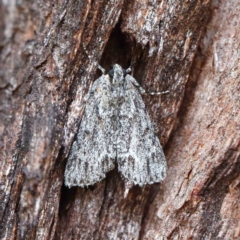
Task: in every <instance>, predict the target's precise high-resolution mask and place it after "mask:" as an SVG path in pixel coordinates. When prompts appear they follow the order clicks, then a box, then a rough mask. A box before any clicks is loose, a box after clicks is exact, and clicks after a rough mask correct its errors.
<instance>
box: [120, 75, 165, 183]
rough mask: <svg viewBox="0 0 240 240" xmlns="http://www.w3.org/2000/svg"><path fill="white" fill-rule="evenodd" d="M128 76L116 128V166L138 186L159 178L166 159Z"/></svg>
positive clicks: (140, 98) (162, 176)
mask: <svg viewBox="0 0 240 240" xmlns="http://www.w3.org/2000/svg"><path fill="white" fill-rule="evenodd" d="M131 78H132V77H131V76H130V75H126V78H125V97H124V98H125V99H124V101H123V103H122V104H121V105H120V106H119V121H118V132H117V162H118V170H119V171H120V172H121V174H122V175H123V177H124V178H125V179H126V180H128V181H130V182H132V183H133V184H135V185H136V184H138V185H140V186H142V185H145V184H152V183H154V182H161V181H162V180H163V179H164V178H165V176H166V168H167V166H166V160H165V156H164V153H163V150H162V147H161V145H160V142H159V139H158V137H157V136H156V134H155V132H154V129H153V126H152V124H151V121H150V118H149V115H148V113H147V111H146V108H145V105H144V102H143V100H142V97H141V95H140V93H139V91H138V89H137V88H136V87H135V86H134V85H133V84H132V81H131Z"/></svg>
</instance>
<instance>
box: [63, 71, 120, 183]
mask: <svg viewBox="0 0 240 240" xmlns="http://www.w3.org/2000/svg"><path fill="white" fill-rule="evenodd" d="M110 95H111V85H110V79H109V76H108V75H103V76H101V77H100V78H99V79H97V80H96V81H95V82H94V84H93V86H92V88H91V90H90V91H89V93H88V94H87V96H88V97H87V100H86V106H85V111H84V115H83V118H82V121H81V123H80V127H79V130H78V133H77V136H76V139H75V140H74V142H73V145H72V148H71V150H70V153H69V157H68V162H67V166H66V170H65V185H66V186H68V187H72V186H81V187H84V186H88V185H92V184H94V183H96V182H98V181H100V180H102V179H103V178H105V175H106V173H107V172H108V171H110V170H111V169H113V168H114V161H115V158H116V153H115V151H114V149H113V144H112V137H111V136H112V135H113V134H114V132H113V124H112V116H111V115H112V110H111V106H110V103H109V100H110V99H111V97H110Z"/></svg>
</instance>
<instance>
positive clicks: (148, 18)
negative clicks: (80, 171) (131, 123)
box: [0, 0, 240, 240]
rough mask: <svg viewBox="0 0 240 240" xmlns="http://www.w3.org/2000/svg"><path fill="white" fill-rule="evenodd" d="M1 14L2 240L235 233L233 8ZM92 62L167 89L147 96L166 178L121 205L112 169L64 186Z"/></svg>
mask: <svg viewBox="0 0 240 240" xmlns="http://www.w3.org/2000/svg"><path fill="white" fill-rule="evenodd" d="M0 14H1V16H2V18H1V19H0V26H1V29H2V31H1V32H0V41H1V55H0V57H1V60H0V61H1V62H0V64H1V69H0V71H1V73H0V77H1V79H0V101H1V108H0V133H1V142H0V143H1V144H0V148H1V154H0V156H1V170H0V202H1V204H0V238H1V239H6V240H7V239H31V240H32V239H55V240H57V239H156V240H157V239H239V238H240V231H239V229H240V220H239V218H240V211H239V207H238V205H239V198H240V188H239V186H240V185H239V182H240V178H239V173H240V157H239V156H240V141H239V140H240V137H239V136H240V134H239V133H240V125H239V122H240V111H239V110H240V101H239V90H240V80H239V78H240V77H239V76H240V72H239V42H240V34H239V31H238V30H239V27H240V26H239V25H240V23H239V18H240V16H239V15H240V11H239V3H238V1H234V0H230V1H212V2H210V1H209V0H203V1H197V0H193V1H187V0H186V1H160V0H159V1H153V0H148V1H147V0H142V1H136V0H132V1H123V0H111V1H109V0H101V1H84V0H81V1H70V0H65V1H40V0H37V1H33V0H32V1H31V0H28V1H27V0H23V1H2V2H1V8H0ZM206 24H207V25H206ZM205 25H206V27H205ZM201 36H202V37H201ZM200 37H201V38H200ZM194 57H195V58H194ZM96 63H100V65H101V66H102V67H104V68H105V69H106V70H109V69H110V67H111V65H112V64H114V63H118V64H120V65H121V66H122V67H124V68H127V67H129V66H130V64H132V63H134V67H133V73H132V74H133V76H134V77H135V78H136V79H137V80H138V82H139V83H140V84H141V85H142V86H143V87H144V88H145V89H147V90H148V91H154V92H156V91H166V90H169V91H170V93H169V94H165V95H161V96H146V97H144V101H145V104H146V107H147V110H148V113H149V115H150V117H151V120H152V122H153V124H154V127H155V130H156V133H157V135H158V137H159V139H160V140H161V143H162V145H163V146H165V147H164V151H165V153H166V159H167V162H168V171H167V178H166V179H165V180H164V182H163V183H160V184H153V185H150V186H145V187H139V186H134V187H133V188H132V189H131V190H130V191H129V193H128V195H127V197H126V198H124V191H125V189H124V181H123V180H122V179H121V176H120V174H119V173H118V171H117V169H115V170H113V171H111V172H109V173H108V174H107V177H106V179H105V180H103V181H101V182H99V183H97V184H95V185H94V186H91V187H89V188H80V187H73V188H71V189H68V188H66V187H65V186H64V178H63V176H64V169H65V165H66V161H67V156H68V153H69V150H70V148H71V144H72V142H73V139H74V136H75V134H76V133H77V130H78V126H79V123H80V121H81V117H82V114H83V109H82V108H81V106H82V103H83V98H84V96H85V94H86V93H87V91H88V89H89V87H90V86H91V84H92V83H93V81H94V80H95V79H96V78H97V77H98V76H99V75H100V73H99V72H98V71H97V69H96Z"/></svg>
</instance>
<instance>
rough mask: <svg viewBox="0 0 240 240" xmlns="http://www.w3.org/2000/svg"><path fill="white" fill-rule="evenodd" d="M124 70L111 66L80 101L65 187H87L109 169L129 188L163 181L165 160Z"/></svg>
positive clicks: (137, 89) (138, 89)
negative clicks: (115, 170)
mask: <svg viewBox="0 0 240 240" xmlns="http://www.w3.org/2000/svg"><path fill="white" fill-rule="evenodd" d="M130 71H131V70H130V69H127V70H124V69H123V68H122V67H121V66H120V65H118V64H115V65H114V66H113V68H112V70H110V72H109V73H108V74H103V75H102V76H101V77H99V78H98V79H97V80H95V82H94V83H93V85H92V87H91V89H90V90H89V92H88V93H87V95H86V96H85V99H84V101H85V110H84V114H83V118H82V121H81V123H80V126H79V130H78V133H77V135H76V138H75V140H74V141H73V144H72V148H71V150H70V153H69V157H68V161H67V165H66V170H65V185H66V186H68V187H69V188H70V187H73V186H80V187H84V186H89V185H93V184H95V183H96V182H99V181H101V180H102V179H104V178H105V177H106V173H107V172H109V171H110V170H112V169H113V168H114V167H115V166H117V168H118V171H119V172H120V173H121V176H122V177H123V178H124V179H125V181H126V182H130V183H131V184H134V185H139V186H143V185H146V184H152V183H156V182H161V181H162V180H163V179H164V178H165V176H166V169H167V165H166V159H165V156H164V153H163V150H162V147H161V145H160V142H159V139H158V137H157V136H156V134H155V132H154V129H153V126H152V123H151V120H150V118H149V115H148V113H147V111H146V108H145V104H144V102H143V99H142V96H141V94H144V93H146V92H145V90H144V89H143V88H142V87H141V86H140V85H139V84H138V82H137V81H136V79H135V78H133V77H132V76H131V75H130V74H129V72H130Z"/></svg>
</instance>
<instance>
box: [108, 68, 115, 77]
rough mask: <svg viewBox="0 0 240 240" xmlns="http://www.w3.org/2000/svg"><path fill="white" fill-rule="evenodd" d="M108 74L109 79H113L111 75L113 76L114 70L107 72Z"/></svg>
mask: <svg viewBox="0 0 240 240" xmlns="http://www.w3.org/2000/svg"><path fill="white" fill-rule="evenodd" d="M108 74H109V75H110V77H113V75H114V70H113V68H112V69H111V70H110V71H109V73H108Z"/></svg>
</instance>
